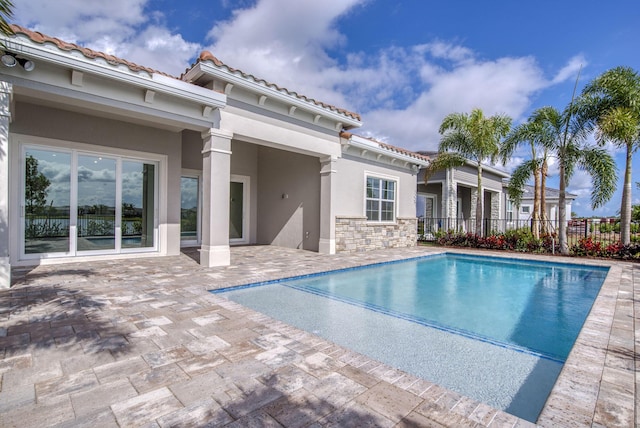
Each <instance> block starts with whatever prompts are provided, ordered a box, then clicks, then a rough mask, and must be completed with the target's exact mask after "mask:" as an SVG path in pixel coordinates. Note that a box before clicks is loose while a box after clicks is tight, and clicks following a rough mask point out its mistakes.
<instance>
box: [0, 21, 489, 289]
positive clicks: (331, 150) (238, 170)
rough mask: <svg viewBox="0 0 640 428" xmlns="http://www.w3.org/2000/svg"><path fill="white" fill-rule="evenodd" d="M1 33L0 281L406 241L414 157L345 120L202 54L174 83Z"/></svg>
mask: <svg viewBox="0 0 640 428" xmlns="http://www.w3.org/2000/svg"><path fill="white" fill-rule="evenodd" d="M14 30H15V32H16V34H15V36H12V37H9V38H4V39H3V41H4V45H5V50H4V52H3V55H2V58H1V64H0V120H1V124H0V286H4V287H7V286H8V285H9V284H10V272H11V266H23V265H33V264H41V263H57V262H65V261H91V260H96V259H104V258H128V257H140V256H144V257H149V256H166V255H175V254H178V253H179V252H180V248H181V246H184V245H195V246H198V247H200V262H201V264H202V265H204V266H208V267H211V266H224V265H229V264H230V262H231V260H230V245H236V244H273V245H280V246H286V247H292V248H300V249H305V250H311V251H319V252H321V253H327V254H331V253H335V252H338V251H356V250H364V249H370V248H381V247H385V246H389V247H393V246H410V245H415V241H416V239H415V238H416V232H415V231H416V217H415V198H416V183H417V182H416V180H417V175H418V172H419V170H420V168H422V167H424V166H426V165H427V164H428V157H426V156H422V155H419V154H416V153H412V152H409V151H406V150H402V149H399V148H395V147H392V146H389V145H386V144H382V143H379V142H376V141H372V140H368V139H366V138H362V137H359V136H357V135H353V134H352V133H351V131H352V130H354V129H357V128H358V127H360V126H361V124H362V123H361V118H360V116H359V115H358V114H356V113H353V112H350V111H347V110H344V109H340V108H337V107H335V106H331V105H328V104H325V103H322V102H319V101H316V100H314V99H310V98H308V97H305V96H302V95H300V94H298V93H296V92H294V91H291V90H288V89H285V88H281V87H278V86H277V85H275V84H273V83H269V82H266V81H264V80H262V79H259V78H257V77H255V76H252V75H250V74H247V73H245V72H243V71H240V70H237V69H234V68H231V67H229V66H228V65H226V64H224V63H222V62H221V61H219V60H218V59H217V58H215V57H214V56H213V55H212V54H211V53H209V52H203V53H202V54H201V55H200V57H199V59H198V60H197V62H196V63H195V64H194V65H193V66H192V67H190V68H189V69H187V70H186V71H185V73H184V74H183V75H181V76H179V77H174V76H170V75H168V74H165V73H163V72H160V71H157V70H153V69H150V68H147V67H144V66H140V65H137V64H133V63H131V62H128V61H126V60H124V59H121V58H117V57H114V56H111V55H107V54H105V53H101V52H96V51H93V50H90V49H87V48H84V47H80V46H77V45H74V44H70V43H65V42H64V41H61V40H59V39H55V38H52V37H49V36H46V35H43V34H41V33H37V32H33V31H30V30H28V29H25V28H21V27H18V26H14ZM489 188H490V187H489ZM490 189H492V188H490ZM441 192H442V191H441Z"/></svg>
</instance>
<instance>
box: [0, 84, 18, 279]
mask: <svg viewBox="0 0 640 428" xmlns="http://www.w3.org/2000/svg"><path fill="white" fill-rule="evenodd" d="M12 94H13V86H12V85H11V83H7V82H0V288H9V287H10V286H11V261H10V259H9V122H10V121H11V97H12ZM14 184H17V181H16V182H15V183H14Z"/></svg>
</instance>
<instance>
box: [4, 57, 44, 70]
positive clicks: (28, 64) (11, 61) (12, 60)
mask: <svg viewBox="0 0 640 428" xmlns="http://www.w3.org/2000/svg"><path fill="white" fill-rule="evenodd" d="M0 62H2V64H4V65H5V67H15V66H16V64H20V65H21V66H22V68H24V71H32V70H33V69H34V68H36V64H35V63H34V62H33V61H31V60H30V59H25V58H17V57H16V54H14V53H12V52H5V53H4V54H3V55H2V56H1V57H0Z"/></svg>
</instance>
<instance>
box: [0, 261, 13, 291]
mask: <svg viewBox="0 0 640 428" xmlns="http://www.w3.org/2000/svg"><path fill="white" fill-rule="evenodd" d="M9 287H11V264H10V263H9V257H0V288H9Z"/></svg>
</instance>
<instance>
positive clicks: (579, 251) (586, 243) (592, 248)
mask: <svg viewBox="0 0 640 428" xmlns="http://www.w3.org/2000/svg"><path fill="white" fill-rule="evenodd" d="M571 253H572V254H573V255H575V256H592V257H598V256H602V255H603V248H602V243H601V242H600V241H594V240H593V238H592V237H590V236H588V237H586V238H582V239H580V240H579V241H578V243H577V244H575V245H573V246H572V247H571Z"/></svg>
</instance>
